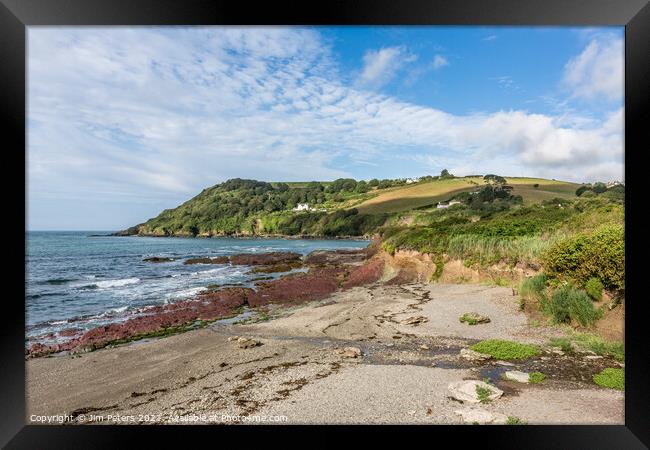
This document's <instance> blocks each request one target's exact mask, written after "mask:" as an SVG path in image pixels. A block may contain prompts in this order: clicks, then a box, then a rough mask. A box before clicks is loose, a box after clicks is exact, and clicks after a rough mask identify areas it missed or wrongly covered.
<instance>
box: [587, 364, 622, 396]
mask: <svg viewBox="0 0 650 450" xmlns="http://www.w3.org/2000/svg"><path fill="white" fill-rule="evenodd" d="M593 380H594V383H596V384H597V385H598V386H603V387H607V388H611V389H617V390H619V391H624V390H625V369H614V368H611V367H610V368H607V369H603V371H602V372H600V373H597V374H596V375H594V376H593Z"/></svg>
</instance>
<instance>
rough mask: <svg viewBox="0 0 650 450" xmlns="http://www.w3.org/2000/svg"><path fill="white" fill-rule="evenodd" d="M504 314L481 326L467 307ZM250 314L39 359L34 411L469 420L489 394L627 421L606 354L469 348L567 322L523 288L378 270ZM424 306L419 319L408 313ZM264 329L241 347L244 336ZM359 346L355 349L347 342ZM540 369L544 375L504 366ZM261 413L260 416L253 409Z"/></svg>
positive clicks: (542, 334) (180, 419)
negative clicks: (471, 395) (480, 358)
mask: <svg viewBox="0 0 650 450" xmlns="http://www.w3.org/2000/svg"><path fill="white" fill-rule="evenodd" d="M470 311H475V312H478V313H480V314H483V315H487V316H488V317H490V318H491V322H490V323H487V324H481V325H476V326H469V325H466V324H463V323H460V322H459V320H458V317H459V316H460V315H461V314H463V313H465V312H470ZM271 316H272V319H271V320H268V321H264V322H258V323H250V324H232V323H228V324H223V323H220V322H215V323H213V324H211V325H210V326H208V327H207V328H204V329H200V330H194V331H189V332H186V333H183V334H179V335H175V336H170V337H166V338H161V339H152V340H147V341H138V342H133V343H130V344H127V345H122V346H118V347H114V348H104V349H101V350H97V351H94V352H91V353H84V354H79V355H56V356H51V357H42V358H36V359H30V360H28V361H27V362H26V365H27V422H28V423H36V422H35V421H34V420H30V419H36V418H35V417H32V416H33V415H38V416H45V415H62V414H66V415H68V417H67V418H66V420H68V421H71V422H73V423H240V422H241V421H245V422H246V423H257V422H256V421H265V422H264V423H364V424H365V423H428V424H438V423H463V419H462V417H461V415H460V414H459V411H463V410H468V409H476V408H480V409H481V410H484V411H487V412H488V413H491V414H503V415H505V416H516V417H518V418H519V419H521V420H524V421H526V422H528V423H530V424H550V423H572V424H587V423H589V424H596V423H598V424H606V423H607V424H622V423H623V422H624V421H623V412H624V394H623V393H622V392H618V391H614V390H609V389H604V388H600V387H598V386H597V385H595V384H594V383H593V382H591V375H592V374H593V373H597V372H599V371H600V370H602V368H603V367H616V365H615V364H616V363H615V362H614V361H612V360H609V359H607V358H598V359H591V358H587V357H586V355H581V354H575V355H557V354H554V353H545V354H544V355H542V356H540V357H537V358H532V359H531V360H527V361H523V362H515V363H514V366H504V365H500V364H497V363H496V362H495V361H488V362H470V361H466V360H464V359H462V358H460V357H459V351H460V349H462V348H466V347H468V346H469V345H471V344H472V343H474V342H476V341H478V340H480V339H487V338H501V339H509V340H515V341H520V342H528V343H538V344H545V343H546V342H547V341H548V339H549V337H550V336H556V335H560V334H561V332H560V331H559V330H556V329H552V328H545V327H529V326H528V324H527V319H526V316H525V314H524V313H523V312H521V311H519V308H518V299H517V297H515V296H513V295H512V290H511V289H510V288H501V287H493V286H483V285H471V284H464V285H447V284H422V283H414V284H408V285H401V286H386V285H382V284H374V285H368V286H363V287H356V288H353V289H349V290H345V291H339V292H336V293H334V294H332V295H331V296H329V297H327V298H325V299H324V300H320V301H318V302H312V303H308V304H303V305H300V306H296V307H292V308H280V307H276V308H275V309H274V310H272V311H271ZM413 317H416V318H417V317H422V318H424V319H422V321H421V322H420V323H416V324H408V323H404V322H408V319H410V318H413ZM240 336H245V337H250V338H253V339H255V340H257V341H259V342H260V343H261V345H258V346H254V347H251V348H240V347H239V345H238V343H237V341H236V340H234V338H235V337H240ZM346 347H356V348H358V349H360V350H361V352H362V355H361V356H360V357H357V358H349V357H346V356H345V355H344V354H342V349H344V348H346ZM506 369H507V370H513V369H516V370H524V371H533V370H539V371H541V372H543V373H545V374H547V380H546V381H545V382H543V383H541V384H535V385H531V384H521V383H517V382H514V381H503V380H501V379H500V378H499V375H500V373H502V372H503V371H504V370H506ZM486 377H490V378H492V381H493V382H494V383H495V384H496V386H497V387H499V388H500V389H502V390H503V391H504V394H503V396H502V397H501V398H500V399H498V400H496V401H493V402H490V403H489V404H485V405H483V404H481V405H479V406H476V405H470V404H461V403H459V402H458V401H455V400H453V399H451V398H450V396H449V391H448V389H447V386H448V384H449V383H451V382H454V381H461V380H466V379H467V380H481V379H483V378H486ZM246 418H248V419H246Z"/></svg>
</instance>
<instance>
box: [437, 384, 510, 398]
mask: <svg viewBox="0 0 650 450" xmlns="http://www.w3.org/2000/svg"><path fill="white" fill-rule="evenodd" d="M477 386H478V387H481V388H483V389H489V390H490V392H491V394H490V395H489V396H488V397H487V398H488V399H489V400H496V399H498V398H499V397H501V396H502V395H503V391H502V390H501V389H499V388H497V387H495V386H492V385H491V384H487V383H485V382H484V381H478V380H465V381H455V382H453V383H449V386H447V389H449V392H450V393H451V397H452V398H455V399H456V400H460V401H462V402H468V403H480V400H479V397H478V393H477V392H476V388H477Z"/></svg>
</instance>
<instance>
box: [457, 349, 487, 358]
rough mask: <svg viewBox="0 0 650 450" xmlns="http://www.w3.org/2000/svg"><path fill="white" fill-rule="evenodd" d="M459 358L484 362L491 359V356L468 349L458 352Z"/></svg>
mask: <svg viewBox="0 0 650 450" xmlns="http://www.w3.org/2000/svg"><path fill="white" fill-rule="evenodd" d="M460 357H461V358H463V359H466V360H468V361H486V360H488V359H491V358H492V355H486V354H485V353H479V352H475V351H474V350H471V349H469V348H463V349H461V350H460Z"/></svg>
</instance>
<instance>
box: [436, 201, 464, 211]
mask: <svg viewBox="0 0 650 450" xmlns="http://www.w3.org/2000/svg"><path fill="white" fill-rule="evenodd" d="M453 205H460V202H459V201H458V200H452V201H450V202H449V203H446V202H439V203H438V206H436V208H437V209H444V208H449V207H450V206H453Z"/></svg>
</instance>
